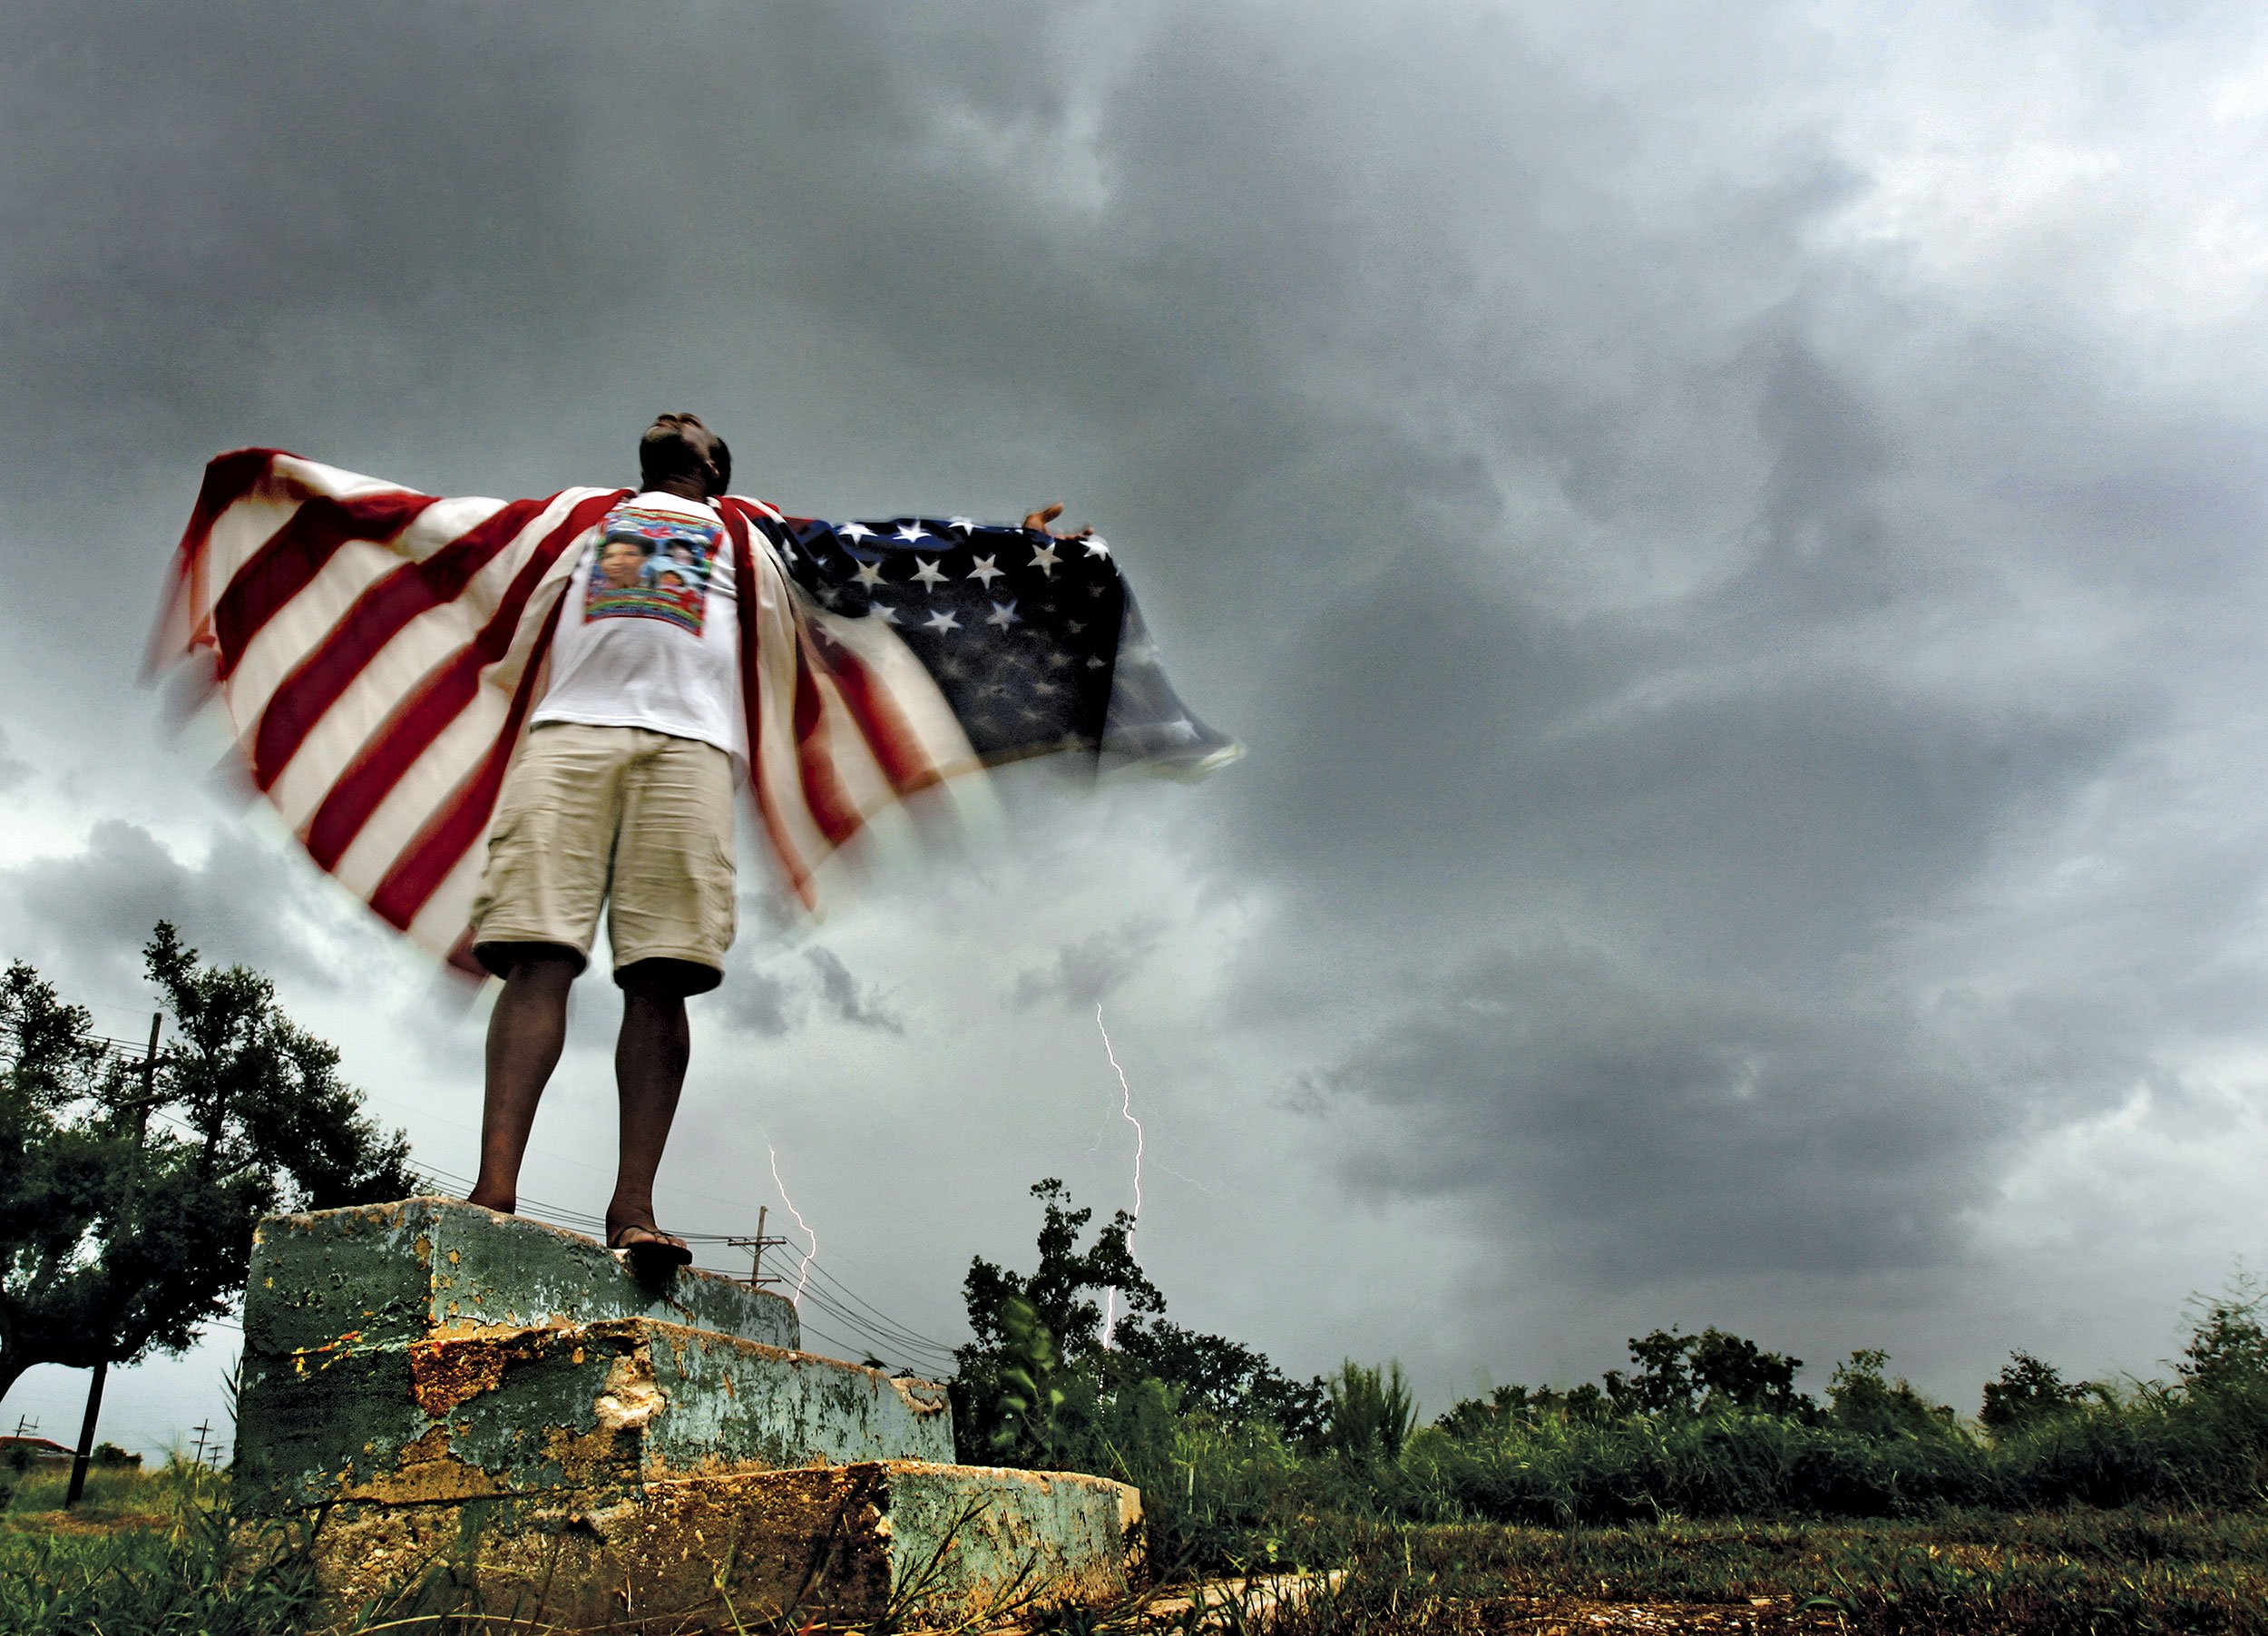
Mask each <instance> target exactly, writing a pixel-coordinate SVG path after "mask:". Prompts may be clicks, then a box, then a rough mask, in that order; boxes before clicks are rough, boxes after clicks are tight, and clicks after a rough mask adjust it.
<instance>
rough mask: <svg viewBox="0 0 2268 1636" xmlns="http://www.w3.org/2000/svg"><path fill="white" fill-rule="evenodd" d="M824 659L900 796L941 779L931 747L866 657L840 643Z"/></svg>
mask: <svg viewBox="0 0 2268 1636" xmlns="http://www.w3.org/2000/svg"><path fill="white" fill-rule="evenodd" d="M826 667H827V670H828V671H829V672H830V673H831V674H832V675H833V677H834V679H835V684H836V689H837V690H838V691H840V692H841V694H842V697H843V703H844V706H845V707H846V709H847V710H849V712H850V717H851V720H854V721H855V722H856V723H857V724H858V730H859V732H860V733H861V734H863V735H864V736H865V740H866V747H867V749H871V750H872V751H873V752H874V757H875V761H876V762H878V763H879V764H880V765H881V768H882V770H883V774H884V776H885V777H886V778H887V779H889V780H890V788H891V789H894V790H895V791H896V792H897V793H898V794H900V795H911V794H913V793H914V791H915V790H917V789H928V788H929V787H930V786H931V785H932V784H934V783H935V782H937V779H938V778H939V776H940V775H939V773H938V771H937V768H936V766H935V765H934V763H933V762H932V761H931V760H930V759H929V753H928V750H927V748H926V747H925V746H924V744H923V743H922V741H921V738H920V736H919V735H918V734H916V733H915V732H914V730H913V726H912V724H911V723H909V722H908V721H907V720H906V719H905V713H904V711H903V710H900V709H899V708H898V704H897V700H894V699H893V698H892V697H891V696H890V693H889V690H887V689H886V688H884V687H881V686H880V685H878V684H877V682H876V681H875V674H874V672H873V671H870V670H868V669H867V668H866V662H865V660H863V659H861V658H859V656H858V655H857V654H856V653H855V652H853V651H851V650H850V649H849V648H847V647H845V646H843V645H841V644H840V643H837V644H836V645H835V646H833V647H831V648H829V649H828V650H826Z"/></svg>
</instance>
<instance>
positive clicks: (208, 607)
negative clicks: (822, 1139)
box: [157, 415, 1237, 1268]
mask: <svg viewBox="0 0 2268 1636" xmlns="http://www.w3.org/2000/svg"><path fill="white" fill-rule="evenodd" d="M640 473H641V478H642V485H641V490H640V492H635V493H633V492H632V491H630V490H624V489H617V490H611V491H609V490H595V489H569V490H565V491H563V492H562V493H561V494H559V495H553V496H552V497H551V498H550V499H548V500H541V501H537V500H526V501H515V502H511V503H508V504H507V503H500V502H497V501H493V500H472V499H466V500H436V499H434V498H433V497H431V496H428V495H418V494H415V493H412V492H410V491H407V490H404V489H401V488H399V487H397V486H396V485H389V484H384V483H379V482H376V481H375V480H373V479H369V478H364V477H357V476H355V475H353V474H350V473H346V472H341V471H338V470H337V469H335V468H332V467H327V466H322V465H317V464H316V463H314V462H311V461H307V460H303V459H301V458H300V457H298V456H291V455H285V454H282V453H279V452H278V451H274V450H268V449H246V450H240V451H238V452H236V453H235V454H232V455H224V456H220V458H219V459H217V460H215V461H214V462H213V463H212V464H211V465H210V467H208V468H207V472H206V478H205V484H204V487H203V490H202V492H201V493H200V495H199V499H198V505H197V509H196V512H195V514H194V515H193V516H192V518H191V524H190V526H189V529H188V531H187V533H186V534H184V536H183V539H182V544H181V553H180V556H179V559H178V560H177V563H176V567H175V574H174V580H173V593H172V596H171V600H170V602H169V606H168V608H167V610H166V613H165V616H164V618H163V620H162V621H161V625H160V629H159V632H158V636H157V656H158V657H171V656H175V655H180V654H183V653H189V654H195V655H199V656H200V657H204V658H206V659H208V660H209V661H210V678H211V681H212V683H213V686H214V689H215V691H217V692H218V693H219V695H220V700H221V702H222V705H223V708H224V709H225V710H227V712H228V714H229V716H230V720H231V722H232V724H233V726H234V728H235V730H236V733H237V738H238V742H239V744H240V747H241V749H243V752H244V754H245V757H246V759H247V761H248V763H249V773H250V775H251V778H252V780H253V782H254V784H255V785H256V786H257V787H258V788H259V789H260V790H261V791H263V792H264V793H265V794H266V795H267V796H268V797H269V799H270V800H271V801H273V802H274V803H275V804H276V805H277V807H278V808H279V809H280V810H281V811H282V812H283V813H284V814H285V816H286V817H287V818H288V820H289V821H290V823H291V826H292V828H293V830H294V832H295V833H296V834H297V835H298V838H300V840H301V841H302V842H303V843H304V844H305V845H306V847H308V852H309V854H310V856H311V857H313V858H314V860H315V861H316V863H317V864H318V867H322V868H324V869H326V870H328V871H330V872H332V873H333V874H335V875H337V877H339V878H340V879H341V880H342V881H344V882H346V883H347V885H348V886H349V887H351V888H352V889H353V890H355V891H356V892H357V895H358V896H362V897H363V898H364V900H365V901H366V902H367V903H368V904H369V905H370V906H371V907H372V908H373V909H374V910H375V911H376V912H377V913H378V914H379V915H380V916H383V917H384V918H385V919H386V920H387V921H388V922H389V923H390V924H392V925H393V926H396V927H398V928H400V929H402V930H403V931H405V932H406V933H407V934H408V935H410V936H412V937H414V938H415V939H416V940H418V941H419V942H421V943H423V944H425V945H426V946H428V947H430V948H433V949H434V950H435V952H437V953H443V954H445V955H447V956H448V957H449V958H450V960H451V962H452V964H454V965H458V966H460V967H461V968H463V969H465V970H468V971H484V972H487V973H491V974H494V975H497V976H500V977H502V978H503V980H504V988H503V994H502V996H501V997H500V999H499V1001H498V1004H497V1006H496V1010H495V1013H494V1016H493V1017H492V1019H491V1024H490V1031H489V1039H488V1055H487V1089H486V1102H485V1112H484V1120H483V1132H482V1151H481V1164H480V1175H479V1178H478V1180H476V1182H475V1185H474V1190H473V1192H472V1195H471V1197H472V1200H473V1201H474V1202H475V1203H479V1204H484V1205H487V1206H490V1207H491V1208H494V1209H499V1210H510V1209H512V1208H513V1207H514V1206H515V1204H516V1202H517V1185H518V1173H519V1168H520V1163H521V1161H522V1158H523V1155H524V1153H525V1151H526V1147H527V1141H528V1133H529V1130H530V1128H531V1126H532V1123H533V1118H534V1114H535V1108H536V1105H537V1102H539V1100H540V1099H541V1096H542V1093H543V1087H544V1084H545V1083H547V1082H548V1080H549V1078H550V1076H551V1073H552V1069H553V1068H554V1067H555V1066H556V1064H557V1063H558V1060H559V1056H560V1053H561V1049H562V1043H563V1040H564V1035H565V1018H566V999H567V994H568V990H569V987H570V985H572V981H573V979H574V977H575V976H576V975H578V974H579V973H580V972H581V971H582V967H583V966H584V965H586V964H587V963H588V960H589V956H590V952H591V947H592V945H593V943H594V941H595V937H596V933H597V926H598V918H599V914H600V910H601V906H603V907H605V909H606V911H607V915H608V930H609V936H610V941H611V944H612V946H613V956H614V968H615V969H614V975H615V980H616V982H617V983H618V984H619V985H621V988H622V990H623V1021H622V1030H621V1036H620V1040H619V1042H618V1044H617V1049H616V1054H615V1065H616V1075H617V1081H618V1085H619V1089H620V1092H621V1169H620V1171H619V1174H618V1178H617V1183H616V1188H615V1192H614V1196H613V1198H612V1200H611V1201H610V1204H609V1206H608V1210H607V1229H608V1237H609V1242H610V1244H611V1245H614V1246H616V1247H619V1248H621V1249H625V1250H628V1251H630V1252H631V1253H632V1255H633V1256H634V1257H635V1258H636V1259H639V1260H640V1262H642V1263H644V1264H646V1265H647V1266H650V1267H653V1268H664V1267H669V1266H675V1265H682V1264H683V1263H684V1262H685V1261H686V1260H688V1259H689V1252H688V1251H687V1249H686V1248H685V1246H684V1244H683V1242H682V1241H681V1240H679V1239H676V1238H674V1237H673V1236H672V1235H670V1234H667V1233H664V1232H662V1231H661V1230H660V1227H659V1225H658V1224H657V1222H656V1220H655V1216H654V1210H653V1179H654V1173H655V1170H656V1167H657V1166H658V1165H659V1163H660V1156H661V1152H662V1149H663V1146H664V1144H665V1143H666V1141H667V1138H668V1134H669V1130H670V1122H671V1120H672V1117H673V1116H674V1113H675V1111H676V1107H677V1103H678V1098H679V1091H680V1089H681V1087H682V1085H683V1083H684V1076H685V1069H686V1062H687V1053H688V1044H687V1022H686V1014H685V1000H686V998H687V996H689V995H690V994H699V993H702V992H705V991H706V990H708V989H710V988H713V987H715V986H716V985H717V984H718V982H719V980H720V979H721V976H722V968H723V959H724V953H725V950H726V949H727V948H728V946H729V945H730V944H731V941H732V936H733V923H734V867H733V863H734V859H733V854H734V847H733V827H732V808H733V795H732V788H733V782H734V775H735V769H736V767H738V769H742V770H744V771H745V773H746V775H747V777H748V783H749V785H750V787H751V789H752V792H753V794H754V797H755V801H756V808H757V813H758V818H759V820H760V823H761V827H762V830H763V833H764V835H765V838H766V839H767V842H768V843H769V850H770V852H771V854H772V857H773V859H774V861H775V863H776V864H777V866H778V867H779V869H780V871H781V875H782V877H783V878H784V881H785V883H786V885H787V887H789V888H790V889H791V890H792V891H793V892H794V893H795V894H796V895H797V896H798V897H800V898H801V899H803V901H804V902H806V903H807V904H810V903H812V902H814V901H815V899H816V892H815V884H814V871H815V870H816V867H817V865H818V863H819V862H820V861H821V860H822V859H824V858H825V857H826V856H827V855H828V854H830V853H831V852H833V851H835V850H836V849H837V848H839V847H842V846H843V845H845V844H846V842H848V841H849V840H850V839H851V838H853V837H854V836H855V834H857V833H858V831H859V830H860V828H862V827H863V825H864V824H865V821H866V820H867V819H868V818H871V817H872V816H873V815H874V814H875V812H876V811H878V810H880V809H881V808H883V807H885V806H886V805H888V804H889V803H890V802H892V801H894V800H898V799H902V798H906V797H909V796H913V795H914V794H916V793H918V792H921V791H924V790H929V789H943V788H944V785H945V781H946V780H948V779H968V778H973V777H977V776H980V775H981V774H982V770H983V769H985V768H987V767H989V766H992V765H996V764H999V763H1001V762H1004V761H1008V760H1014V759H1022V758H1024V757H1028V756H1031V755H1034V754H1038V753H1042V752H1057V753H1062V754H1067V755H1069V756H1070V757H1071V758H1073V759H1083V760H1085V761H1086V762H1088V763H1089V764H1090V765H1091V764H1097V763H1100V761H1102V760H1104V759H1110V760H1113V761H1118V762H1122V763H1127V764H1133V765H1139V766H1143V767H1147V768H1149V769H1154V770H1158V771H1164V772H1168V773H1173V774H1176V775H1178V776H1185V777H1186V776H1191V775H1195V774H1199V773H1202V772H1205V771H1208V770H1210V769H1213V768H1214V767H1217V766H1219V765H1222V764H1225V763H1226V762H1227V760H1229V759H1234V757H1235V755H1236V754H1237V746H1236V745H1235V744H1234V743H1233V742H1232V741H1230V740H1226V739H1224V738H1222V737H1221V736H1220V735H1219V734H1217V733H1215V732H1213V731H1212V730H1210V729H1208V728H1206V727H1205V726H1204V725H1203V724H1202V723H1201V722H1200V721H1198V720H1197V719H1196V718H1195V717H1194V716H1193V715H1191V714H1190V713H1189V712H1188V710H1187V709H1186V708H1185V707H1183V706H1182V704H1181V702H1180V700H1179V699H1178V696H1177V695H1176V694H1175V693H1174V691H1173V690H1172V688H1171V686H1170V685H1169V684H1168V682H1167V681H1166V680H1165V677H1164V673H1163V671H1161V670H1159V669H1158V665H1157V661H1156V657H1155V650H1154V648H1153V647H1152V646H1151V644H1150V642H1149V639H1148V636H1147V633H1146V632H1144V630H1143V628H1142V625H1141V619H1140V614H1139V612H1138V611H1137V609H1136V608H1135V605H1134V602H1133V599H1132V596H1131V595H1130V593H1128V591H1127V590H1126V587H1125V585H1124V583H1123V581H1122V580H1121V579H1120V578H1119V574H1118V573H1117V568H1116V564H1115V562H1114V561H1113V559H1112V558H1111V555H1110V548H1109V547H1108V546H1107V545H1105V544H1103V542H1102V541H1100V539H1096V538H1094V537H1092V536H1091V534H1090V533H1082V534H1077V535H1072V536H1069V537H1063V536H1058V535H1055V534H1051V533H1049V532H1048V530H1047V524H1048V523H1049V522H1051V520H1052V519H1053V518H1054V517H1055V516H1056V515H1058V514H1060V513H1061V507H1060V506H1051V507H1048V508H1045V509H1043V510H1041V511H1036V512H1033V513H1032V514H1030V515H1029V516H1027V517H1026V518H1025V519H1024V522H1023V524H1022V527H1015V528H1012V527H1007V526H1001V525H990V524H976V523H973V522H972V521H971V520H970V519H968V518H965V517H954V518H952V519H949V520H946V521H943V522H940V521H938V520H936V519H933V518H912V517H908V518H897V519H893V520H891V521H890V522H887V523H884V524H862V523H846V524H827V523H824V522H819V521H816V520H814V519H806V518H789V517H787V516H784V515H783V514H781V513H779V512H778V511H777V510H776V509H774V508H773V507H771V506H769V505H766V504H764V503H763V502H761V501H754V500H749V499H746V498H743V497H740V496H734V495H727V494H726V493H725V488H726V485H727V483H728V479H729V476H730V456H729V453H728V450H727V448H726V446H725V444H724V442H723V440H722V439H721V438H719V437H718V436H717V435H716V434H715V433H713V432H711V431H710V430H709V428H708V427H707V426H704V425H703V424H702V423H701V421H700V420H699V417H698V416H690V415H665V416H660V417H659V418H658V419H657V420H656V421H655V423H654V425H653V426H651V427H650V429H649V430H648V431H647V433H646V434H645V436H644V437H643V438H642V439H641V441H640ZM1073 547H1077V548H1078V549H1076V550H1074V549H1073Z"/></svg>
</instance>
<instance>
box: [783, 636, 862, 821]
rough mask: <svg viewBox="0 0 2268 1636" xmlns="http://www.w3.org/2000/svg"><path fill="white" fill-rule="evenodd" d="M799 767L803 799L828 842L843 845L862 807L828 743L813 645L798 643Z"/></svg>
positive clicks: (796, 720) (796, 725) (824, 708)
mask: <svg viewBox="0 0 2268 1636" xmlns="http://www.w3.org/2000/svg"><path fill="white" fill-rule="evenodd" d="M795 727H796V770H797V775H798V776H799V777H800V779H802V785H803V801H804V805H805V806H806V807H808V808H810V809H811V818H812V821H813V822H814V823H816V825H818V827H819V833H820V834H821V835H823V836H825V837H826V841H827V845H828V846H830V847H839V846H841V845H842V844H843V843H844V842H845V841H846V840H848V839H850V838H851V837H852V836H854V835H855V834H856V833H858V809H857V808H855V806H853V805H852V804H851V802H850V799H849V798H848V797H846V795H844V793H843V784H842V780H841V779H838V778H837V777H836V771H835V756H834V752H833V749H832V748H831V746H830V745H829V743H828V739H829V737H830V735H829V734H828V732H827V728H826V700H824V699H822V698H821V697H820V696H819V679H818V677H816V675H814V674H813V673H812V670H811V653H810V650H809V648H808V647H807V645H806V644H804V643H802V642H797V644H796V709H795Z"/></svg>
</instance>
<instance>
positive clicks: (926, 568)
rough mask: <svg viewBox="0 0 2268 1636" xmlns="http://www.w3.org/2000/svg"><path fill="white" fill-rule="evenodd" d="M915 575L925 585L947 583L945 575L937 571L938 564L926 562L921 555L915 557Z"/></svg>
mask: <svg viewBox="0 0 2268 1636" xmlns="http://www.w3.org/2000/svg"><path fill="white" fill-rule="evenodd" d="M914 578H915V579H917V580H919V581H921V583H923V584H924V585H942V584H943V583H945V576H944V575H943V574H942V573H938V572H937V564H936V563H925V562H924V561H923V560H922V559H921V558H920V557H915V558H914Z"/></svg>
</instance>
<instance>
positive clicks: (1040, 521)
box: [1023, 500, 1063, 528]
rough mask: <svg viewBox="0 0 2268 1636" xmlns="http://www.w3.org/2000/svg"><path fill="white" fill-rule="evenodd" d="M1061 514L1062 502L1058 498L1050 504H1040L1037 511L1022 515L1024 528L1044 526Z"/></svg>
mask: <svg viewBox="0 0 2268 1636" xmlns="http://www.w3.org/2000/svg"><path fill="white" fill-rule="evenodd" d="M1062 514H1063V503H1062V502H1061V500H1058V501H1057V502H1056V503H1055V504H1054V505H1042V506H1041V507H1040V509H1039V510H1037V511H1034V512H1028V513H1026V514H1025V515H1024V520H1023V525H1024V526H1025V527H1026V528H1045V527H1046V526H1047V525H1048V524H1051V523H1052V522H1054V521H1055V519H1056V518H1058V517H1060V516H1061V515H1062Z"/></svg>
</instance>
